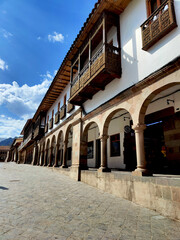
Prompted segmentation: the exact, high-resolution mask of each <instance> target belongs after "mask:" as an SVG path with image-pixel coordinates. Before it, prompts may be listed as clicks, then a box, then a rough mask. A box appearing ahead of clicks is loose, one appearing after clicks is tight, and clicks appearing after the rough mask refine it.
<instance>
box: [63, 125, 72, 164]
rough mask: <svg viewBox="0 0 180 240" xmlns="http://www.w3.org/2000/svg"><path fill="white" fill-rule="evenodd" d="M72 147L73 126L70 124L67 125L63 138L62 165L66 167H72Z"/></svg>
mask: <svg viewBox="0 0 180 240" xmlns="http://www.w3.org/2000/svg"><path fill="white" fill-rule="evenodd" d="M72 145H73V126H72V124H70V125H68V127H67V129H66V133H65V137H64V153H63V154H64V157H63V158H64V160H63V161H64V163H63V165H64V166H66V167H70V166H71V165H72Z"/></svg>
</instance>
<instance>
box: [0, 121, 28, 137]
mask: <svg viewBox="0 0 180 240" xmlns="http://www.w3.org/2000/svg"><path fill="white" fill-rule="evenodd" d="M25 123H26V120H25V119H21V120H17V119H13V118H10V117H7V116H4V117H2V118H1V116H0V126H1V128H0V137H1V138H8V137H16V136H19V135H20V132H21V131H22V129H23V127H24V125H25Z"/></svg>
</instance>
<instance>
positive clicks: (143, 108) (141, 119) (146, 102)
mask: <svg viewBox="0 0 180 240" xmlns="http://www.w3.org/2000/svg"><path fill="white" fill-rule="evenodd" d="M175 85H180V82H173V83H168V84H165V85H164V86H161V87H159V88H158V89H156V90H154V91H153V90H152V91H151V92H150V93H149V95H148V96H147V97H146V98H145V99H144V100H143V103H142V105H141V108H140V111H139V115H138V123H140V124H144V117H145V114H146V110H147V108H148V106H149V104H150V102H151V101H152V99H153V98H154V97H155V96H156V95H157V94H159V93H161V92H162V91H164V90H166V89H168V88H170V87H173V86H175Z"/></svg>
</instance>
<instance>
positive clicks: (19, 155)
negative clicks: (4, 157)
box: [17, 151, 21, 164]
mask: <svg viewBox="0 0 180 240" xmlns="http://www.w3.org/2000/svg"><path fill="white" fill-rule="evenodd" d="M20 162H21V153H20V151H18V161H17V163H18V164H19V163H20Z"/></svg>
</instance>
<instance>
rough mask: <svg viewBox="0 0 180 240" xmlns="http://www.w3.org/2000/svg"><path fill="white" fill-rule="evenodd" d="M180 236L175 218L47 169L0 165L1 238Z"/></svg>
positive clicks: (141, 238)
mask: <svg viewBox="0 0 180 240" xmlns="http://www.w3.org/2000/svg"><path fill="white" fill-rule="evenodd" d="M7 239H12V240H25V239H34V240H35V239H37V240H45V239H49V240H53V239H60V240H61V239H63V240H73V239H77V240H80V239H95V240H98V239H103V240H105V239H109V240H113V239H121V240H129V239H137V240H144V239H146V240H149V239H154V240H161V239H162V240H167V239H169V240H170V239H171V240H179V239H180V222H178V221H174V220H171V219H169V218H166V217H163V216H161V215H159V214H158V213H157V212H154V211H152V210H148V209H146V208H142V207H140V206H138V205H136V204H134V203H132V202H130V201H127V200H124V199H121V198H118V197H115V196H113V195H111V194H108V193H104V192H102V191H100V190H97V189H96V188H93V187H90V186H88V185H86V184H84V183H82V182H76V181H74V180H72V179H70V178H69V177H67V176H64V175H62V174H60V173H58V172H57V171H53V170H52V168H42V167H34V166H31V165H17V164H15V163H0V240H7Z"/></svg>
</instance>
